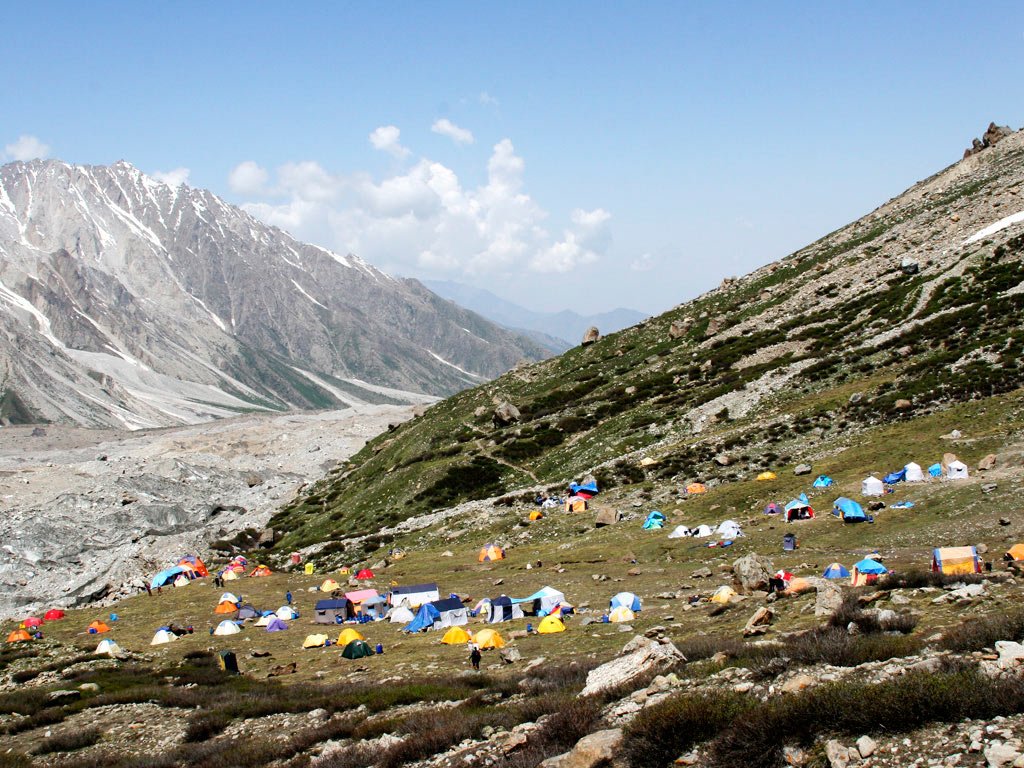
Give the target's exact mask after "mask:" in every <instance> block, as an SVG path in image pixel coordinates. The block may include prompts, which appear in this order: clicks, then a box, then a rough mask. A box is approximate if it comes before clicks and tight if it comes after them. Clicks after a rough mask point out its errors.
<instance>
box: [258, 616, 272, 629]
mask: <svg viewBox="0 0 1024 768" xmlns="http://www.w3.org/2000/svg"><path fill="white" fill-rule="evenodd" d="M273 620H274V616H273V614H270V613H268V614H267V615H266V616H260V618H259V621H257V622H256V624H255V626H257V627H265V626H267V625H268V624H269V623H270V622H272V621H273Z"/></svg>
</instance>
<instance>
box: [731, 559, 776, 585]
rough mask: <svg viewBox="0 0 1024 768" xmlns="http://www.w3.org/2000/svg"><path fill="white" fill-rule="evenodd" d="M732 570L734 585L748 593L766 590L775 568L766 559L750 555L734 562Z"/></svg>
mask: <svg viewBox="0 0 1024 768" xmlns="http://www.w3.org/2000/svg"><path fill="white" fill-rule="evenodd" d="M732 570H733V578H734V580H735V581H736V583H737V584H739V586H740V587H742V588H743V589H744V590H746V591H748V592H750V591H753V590H755V589H766V588H767V587H768V579H769V578H771V575H772V574H773V573H774V572H775V567H774V565H773V564H772V561H771V560H769V559H768V558H767V557H764V556H763V555H758V554H756V553H751V554H749V555H744V556H743V557H741V558H740V559H738V560H736V561H735V562H734V563H733V564H732Z"/></svg>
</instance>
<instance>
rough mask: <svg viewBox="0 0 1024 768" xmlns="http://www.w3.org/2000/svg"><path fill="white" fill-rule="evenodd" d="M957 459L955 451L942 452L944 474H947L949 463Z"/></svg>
mask: <svg viewBox="0 0 1024 768" xmlns="http://www.w3.org/2000/svg"><path fill="white" fill-rule="evenodd" d="M956 460H957V458H956V454H955V453H948V452H947V453H944V454H942V474H946V471H947V470H948V469H949V465H950V464H952V463H953V462H954V461H956Z"/></svg>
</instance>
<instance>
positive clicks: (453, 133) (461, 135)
mask: <svg viewBox="0 0 1024 768" xmlns="http://www.w3.org/2000/svg"><path fill="white" fill-rule="evenodd" d="M430 130H432V131H433V132H434V133H439V134H441V135H442V136H447V137H448V138H449V139H451V140H452V141H454V142H455V143H456V144H472V143H473V132H472V131H470V130H468V129H466V128H460V127H459V126H457V125H456V124H455V123H453V122H452V121H451V120H449V119H448V118H447V117H442V118H441V119H440V120H435V121H434V124H433V125H432V126H430Z"/></svg>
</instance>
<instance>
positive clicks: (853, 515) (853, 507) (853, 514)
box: [832, 496, 868, 523]
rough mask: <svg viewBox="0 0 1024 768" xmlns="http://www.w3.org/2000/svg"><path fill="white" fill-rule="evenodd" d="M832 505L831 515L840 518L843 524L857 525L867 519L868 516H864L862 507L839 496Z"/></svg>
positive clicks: (851, 500)
mask: <svg viewBox="0 0 1024 768" xmlns="http://www.w3.org/2000/svg"><path fill="white" fill-rule="evenodd" d="M832 505H833V506H832V514H833V515H835V516H836V517H840V518H842V519H843V521H844V522H847V523H859V522H864V521H866V520H867V519H868V516H867V515H865V514H864V509H863V507H861V505H860V504H858V503H857V502H856V501H854V500H853V499H848V498H846V497H845V496H840V497H839V498H838V499H836V500H835V501H834V502H833V503H832Z"/></svg>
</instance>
